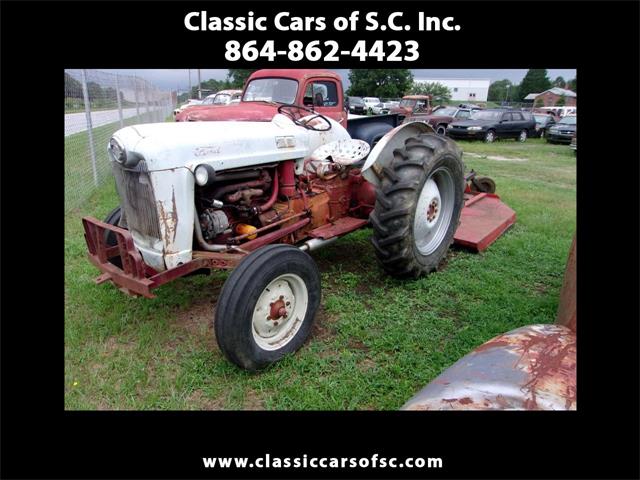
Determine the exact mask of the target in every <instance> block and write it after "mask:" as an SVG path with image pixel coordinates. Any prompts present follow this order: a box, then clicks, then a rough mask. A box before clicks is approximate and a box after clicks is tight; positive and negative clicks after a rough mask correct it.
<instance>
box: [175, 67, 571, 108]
mask: <svg viewBox="0 0 640 480" xmlns="http://www.w3.org/2000/svg"><path fill="white" fill-rule="evenodd" d="M255 71H256V70H255V69H253V70H251V69H229V72H228V74H227V78H226V79H225V80H215V79H210V80H206V81H204V82H202V83H201V89H202V90H207V91H211V92H217V91H220V90H226V89H232V88H237V89H241V88H242V87H243V86H244V83H245V82H246V80H247V79H248V78H249V76H250V75H251V74H252V73H253V72H255ZM349 82H350V83H351V85H350V86H349V88H348V89H347V91H346V94H347V95H350V96H357V97H378V98H402V97H403V96H404V95H410V94H419V95H432V96H433V101H434V103H435V104H438V103H440V104H442V103H447V102H448V101H449V100H451V90H450V89H449V88H448V87H446V86H445V85H443V84H442V83H439V82H431V83H428V82H416V81H415V80H414V77H413V74H412V73H411V70H409V69H406V68H395V69H384V68H380V69H366V70H365V69H352V70H349ZM552 87H560V88H566V89H568V90H572V91H574V92H575V91H576V79H575V78H574V79H571V80H568V81H565V79H564V78H562V77H557V78H556V79H555V80H553V81H552V80H551V79H550V78H549V76H548V73H547V70H546V69H530V70H528V71H527V74H526V75H525V76H524V78H523V79H522V82H520V83H519V84H517V83H513V82H511V80H508V79H504V80H498V81H495V82H493V83H491V85H490V86H489V93H488V100H489V101H492V102H499V103H501V102H522V101H523V100H524V97H526V96H527V95H529V94H530V93H542V92H544V91H545V90H548V89H549V88H552ZM197 97H198V87H197V86H194V87H192V89H191V92H190V95H188V94H187V93H184V94H182V95H181V96H180V97H179V98H178V100H179V101H180V102H183V101H185V100H186V99H187V98H197Z"/></svg>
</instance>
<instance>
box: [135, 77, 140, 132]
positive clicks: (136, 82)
mask: <svg viewBox="0 0 640 480" xmlns="http://www.w3.org/2000/svg"><path fill="white" fill-rule="evenodd" d="M133 92H134V95H135V97H136V98H135V100H136V117H140V104H139V103H138V77H136V76H135V75H134V76H133ZM139 120H140V118H138V121H139Z"/></svg>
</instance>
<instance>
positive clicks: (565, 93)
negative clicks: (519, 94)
mask: <svg viewBox="0 0 640 480" xmlns="http://www.w3.org/2000/svg"><path fill="white" fill-rule="evenodd" d="M547 92H551V93H553V94H554V95H562V96H565V97H577V95H576V92H572V91H571V90H567V89H566V88H560V87H553V88H550V89H549V90H545V91H544V92H542V93H547ZM542 93H540V94H538V95H542Z"/></svg>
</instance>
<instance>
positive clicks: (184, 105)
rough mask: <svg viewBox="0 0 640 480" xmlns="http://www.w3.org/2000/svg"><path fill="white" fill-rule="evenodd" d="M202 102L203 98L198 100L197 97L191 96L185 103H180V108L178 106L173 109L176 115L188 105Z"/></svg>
mask: <svg viewBox="0 0 640 480" xmlns="http://www.w3.org/2000/svg"><path fill="white" fill-rule="evenodd" d="M201 103H202V100H198V99H197V98H190V99H189V100H188V101H187V102H185V103H183V104H182V105H180V106H179V107H178V108H176V109H175V110H174V111H173V114H174V115H178V114H179V113H180V112H182V111H183V110H184V109H185V108H188V107H192V106H194V105H200V104H201Z"/></svg>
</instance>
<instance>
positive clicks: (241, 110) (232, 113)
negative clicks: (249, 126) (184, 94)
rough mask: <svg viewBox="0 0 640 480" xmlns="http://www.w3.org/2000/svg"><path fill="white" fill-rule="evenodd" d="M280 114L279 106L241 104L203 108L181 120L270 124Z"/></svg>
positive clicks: (193, 111)
mask: <svg viewBox="0 0 640 480" xmlns="http://www.w3.org/2000/svg"><path fill="white" fill-rule="evenodd" d="M277 113H278V106H277V105H274V104H271V103H266V102H240V103H236V104H231V105H224V106H202V107H200V108H196V107H193V108H190V109H189V110H187V111H185V112H183V115H182V116H181V118H180V120H182V121H195V122H203V121H204V122H212V121H213V122H217V121H224V120H231V121H236V122H270V121H271V119H272V118H273V117H274V116H275V115H276V114H277Z"/></svg>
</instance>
